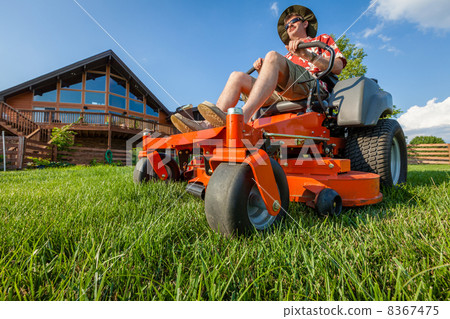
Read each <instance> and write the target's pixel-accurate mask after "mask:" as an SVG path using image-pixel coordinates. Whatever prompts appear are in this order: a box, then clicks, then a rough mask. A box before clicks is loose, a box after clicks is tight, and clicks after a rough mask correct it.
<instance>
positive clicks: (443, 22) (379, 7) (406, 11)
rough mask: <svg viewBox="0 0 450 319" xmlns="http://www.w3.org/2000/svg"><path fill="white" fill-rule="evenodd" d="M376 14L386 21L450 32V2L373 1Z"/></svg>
mask: <svg viewBox="0 0 450 319" xmlns="http://www.w3.org/2000/svg"><path fill="white" fill-rule="evenodd" d="M374 3H375V13H376V15H378V16H380V17H381V18H383V19H386V20H393V21H394V20H406V21H409V22H412V23H415V24H418V25H419V26H420V27H422V28H424V29H426V28H434V29H443V30H450V14H449V12H450V1H448V0H371V4H374Z"/></svg>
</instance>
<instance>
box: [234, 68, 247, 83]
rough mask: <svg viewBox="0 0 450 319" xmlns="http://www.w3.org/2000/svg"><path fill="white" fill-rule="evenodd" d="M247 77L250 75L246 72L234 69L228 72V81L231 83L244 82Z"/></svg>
mask: <svg viewBox="0 0 450 319" xmlns="http://www.w3.org/2000/svg"><path fill="white" fill-rule="evenodd" d="M249 77H250V76H249V75H248V74H247V73H244V72H240V71H234V72H232V73H231V74H230V81H232V82H233V83H244V82H245V81H248V78H249Z"/></svg>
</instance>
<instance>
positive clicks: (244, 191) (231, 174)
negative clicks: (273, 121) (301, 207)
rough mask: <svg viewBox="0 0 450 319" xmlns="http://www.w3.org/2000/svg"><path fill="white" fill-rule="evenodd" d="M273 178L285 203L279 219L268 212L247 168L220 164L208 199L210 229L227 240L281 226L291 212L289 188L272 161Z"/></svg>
mask: <svg viewBox="0 0 450 319" xmlns="http://www.w3.org/2000/svg"><path fill="white" fill-rule="evenodd" d="M270 163H271V165H272V170H273V174H274V176H275V181H276V183H277V186H278V192H279V194H280V199H281V209H280V212H279V213H278V215H277V216H272V215H270V214H269V212H268V211H267V209H266V207H265V204H264V201H263V199H262V197H261V194H260V192H259V189H258V186H257V185H256V183H255V181H254V177H253V172H252V169H251V167H250V166H249V165H247V164H237V165H231V164H228V163H222V164H220V165H219V166H218V167H217V168H216V169H215V170H214V173H213V175H212V176H211V179H210V180H209V183H208V187H207V188H206V195H205V213H206V219H207V221H208V224H209V226H210V227H211V228H212V229H214V230H216V231H218V232H220V233H222V234H223V235H225V236H230V235H239V234H246V233H249V232H251V231H252V230H254V229H256V230H265V229H269V228H271V227H272V226H273V225H275V224H276V223H278V222H280V221H281V220H282V219H283V217H284V216H285V214H286V212H287V210H288V208H289V186H288V183H287V179H286V175H285V173H284V171H283V169H282V168H281V166H280V164H278V162H277V161H275V160H273V159H271V160H270Z"/></svg>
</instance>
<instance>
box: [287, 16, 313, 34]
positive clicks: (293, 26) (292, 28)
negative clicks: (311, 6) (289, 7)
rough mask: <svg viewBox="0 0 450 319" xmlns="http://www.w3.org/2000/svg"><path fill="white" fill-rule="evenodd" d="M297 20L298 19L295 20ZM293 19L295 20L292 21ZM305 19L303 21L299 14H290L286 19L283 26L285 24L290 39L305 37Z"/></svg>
mask: <svg viewBox="0 0 450 319" xmlns="http://www.w3.org/2000/svg"><path fill="white" fill-rule="evenodd" d="M295 20H298V21H295ZM294 21H295V22H294ZM307 23H308V22H307V21H303V18H302V17H300V16H292V17H289V19H286V21H285V26H287V27H288V28H287V30H286V32H287V34H288V35H289V38H290V39H294V38H305V37H306V27H307V26H308V24H307Z"/></svg>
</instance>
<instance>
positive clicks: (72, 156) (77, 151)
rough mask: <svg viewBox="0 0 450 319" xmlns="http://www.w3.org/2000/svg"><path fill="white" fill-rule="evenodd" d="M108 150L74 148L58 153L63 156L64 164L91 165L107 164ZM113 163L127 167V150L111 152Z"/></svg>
mask: <svg viewBox="0 0 450 319" xmlns="http://www.w3.org/2000/svg"><path fill="white" fill-rule="evenodd" d="M106 151H107V150H106V149H102V148H90V147H72V148H71V149H70V150H69V151H67V152H58V154H59V155H61V160H62V161H63V162H68V163H71V164H76V165H90V164H93V163H101V164H106V157H105V154H106ZM111 152H112V160H113V162H116V163H117V162H121V163H122V165H126V154H127V151H125V150H111Z"/></svg>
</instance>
